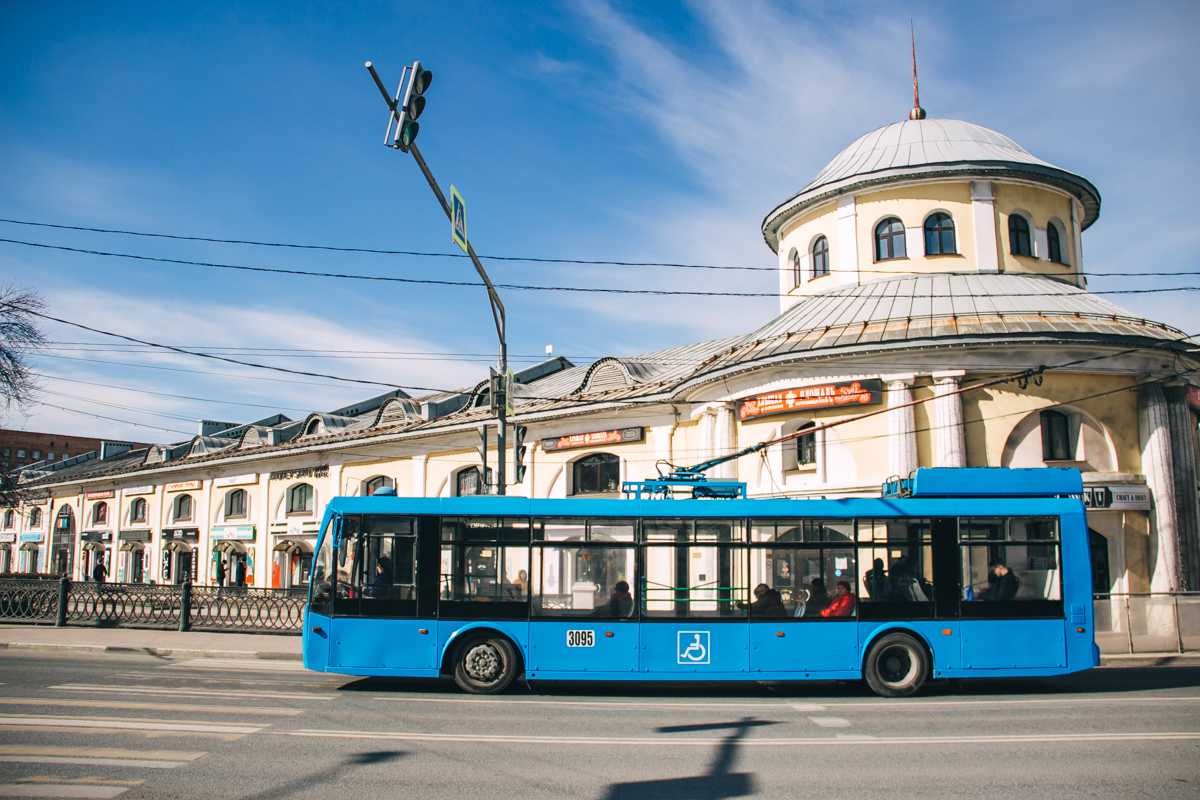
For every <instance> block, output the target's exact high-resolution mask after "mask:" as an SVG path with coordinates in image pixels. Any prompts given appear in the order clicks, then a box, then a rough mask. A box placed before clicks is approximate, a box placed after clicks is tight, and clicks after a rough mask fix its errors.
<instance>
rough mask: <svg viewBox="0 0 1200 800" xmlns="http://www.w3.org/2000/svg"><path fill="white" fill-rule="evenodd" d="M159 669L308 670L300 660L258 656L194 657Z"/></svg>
mask: <svg viewBox="0 0 1200 800" xmlns="http://www.w3.org/2000/svg"><path fill="white" fill-rule="evenodd" d="M158 669H202V670H228V671H233V672H308V670H307V669H305V667H304V664H302V663H301V662H299V661H283V660H280V661H276V660H274V659H258V658H246V659H241V658H194V659H189V660H187V661H176V662H174V663H171V664H164V665H163V666H161V667H158Z"/></svg>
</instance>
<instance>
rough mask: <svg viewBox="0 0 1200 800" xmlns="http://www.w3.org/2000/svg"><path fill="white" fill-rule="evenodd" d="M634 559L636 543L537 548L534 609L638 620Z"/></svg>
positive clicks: (552, 614) (549, 614) (558, 614)
mask: <svg viewBox="0 0 1200 800" xmlns="http://www.w3.org/2000/svg"><path fill="white" fill-rule="evenodd" d="M636 563H637V559H636V551H635V549H634V548H633V547H620V546H615V547H614V546H611V545H609V546H591V545H582V544H579V545H576V544H571V545H567V544H563V545H561V546H545V547H538V548H535V549H534V564H533V580H534V584H533V613H534V614H535V615H538V614H540V615H541V616H546V617H596V618H599V619H628V618H634V617H636V616H637V604H636V600H635V596H634V590H635V588H636V587H637V576H636V574H635V569H636V567H635V565H636Z"/></svg>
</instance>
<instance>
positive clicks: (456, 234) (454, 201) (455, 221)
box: [450, 184, 467, 253]
mask: <svg viewBox="0 0 1200 800" xmlns="http://www.w3.org/2000/svg"><path fill="white" fill-rule="evenodd" d="M450 235H451V236H452V237H453V238H454V241H455V242H456V243H457V244H458V246H459V247H461V248H462V249H463V252H464V253H466V252H467V204H466V203H464V202H463V199H462V195H461V194H459V193H458V189H455V188H454V184H450Z"/></svg>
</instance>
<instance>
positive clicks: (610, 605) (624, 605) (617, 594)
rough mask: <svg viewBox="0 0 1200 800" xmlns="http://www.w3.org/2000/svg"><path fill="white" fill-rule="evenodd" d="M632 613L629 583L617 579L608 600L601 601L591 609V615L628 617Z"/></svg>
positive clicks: (631, 596)
mask: <svg viewBox="0 0 1200 800" xmlns="http://www.w3.org/2000/svg"><path fill="white" fill-rule="evenodd" d="M632 613H633V595H632V594H630V593H629V584H628V583H626V582H625V581H617V583H616V585H614V586H613V593H612V594H611V595H610V596H609V598H608V602H607V603H603V604H602V605H599V606H597V607H596V609H595V610H594V611H592V616H593V617H628V616H629V615H630V614H632Z"/></svg>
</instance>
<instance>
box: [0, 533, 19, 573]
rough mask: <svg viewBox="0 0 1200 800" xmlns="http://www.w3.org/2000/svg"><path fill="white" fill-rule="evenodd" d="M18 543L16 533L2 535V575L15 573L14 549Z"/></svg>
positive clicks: (0, 549) (0, 560)
mask: <svg viewBox="0 0 1200 800" xmlns="http://www.w3.org/2000/svg"><path fill="white" fill-rule="evenodd" d="M16 543H17V535H16V534H15V533H0V574H4V575H7V574H8V573H10V572H12V571H13V548H14V546H15V545H16Z"/></svg>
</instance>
